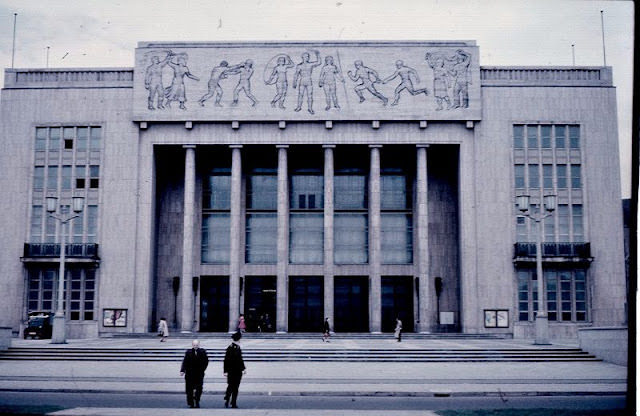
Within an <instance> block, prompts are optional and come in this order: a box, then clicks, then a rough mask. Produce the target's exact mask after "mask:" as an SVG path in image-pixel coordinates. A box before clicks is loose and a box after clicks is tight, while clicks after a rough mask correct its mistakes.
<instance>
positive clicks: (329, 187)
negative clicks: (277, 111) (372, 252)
mask: <svg viewBox="0 0 640 416" xmlns="http://www.w3.org/2000/svg"><path fill="white" fill-rule="evenodd" d="M322 147H323V148H324V316H325V318H329V322H330V323H331V328H332V329H333V325H334V310H333V291H334V290H333V149H334V148H335V145H324V146H322Z"/></svg>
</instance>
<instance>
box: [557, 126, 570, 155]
mask: <svg viewBox="0 0 640 416" xmlns="http://www.w3.org/2000/svg"><path fill="white" fill-rule="evenodd" d="M555 127H556V128H555V130H556V149H564V148H566V147H567V145H566V142H567V139H566V137H567V133H566V128H565V126H555Z"/></svg>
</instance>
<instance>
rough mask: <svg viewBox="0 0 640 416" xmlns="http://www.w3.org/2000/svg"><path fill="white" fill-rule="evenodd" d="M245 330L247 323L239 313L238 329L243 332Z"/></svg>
mask: <svg viewBox="0 0 640 416" xmlns="http://www.w3.org/2000/svg"><path fill="white" fill-rule="evenodd" d="M246 330H247V323H246V322H245V320H244V315H240V317H239V318H238V331H240V332H241V333H243V334H244V332H245V331H246Z"/></svg>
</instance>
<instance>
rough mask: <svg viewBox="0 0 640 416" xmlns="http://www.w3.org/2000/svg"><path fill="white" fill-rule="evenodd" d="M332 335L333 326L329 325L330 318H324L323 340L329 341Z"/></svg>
mask: <svg viewBox="0 0 640 416" xmlns="http://www.w3.org/2000/svg"><path fill="white" fill-rule="evenodd" d="M330 336H331V326H330V325H329V318H324V327H323V329H322V342H329V337H330Z"/></svg>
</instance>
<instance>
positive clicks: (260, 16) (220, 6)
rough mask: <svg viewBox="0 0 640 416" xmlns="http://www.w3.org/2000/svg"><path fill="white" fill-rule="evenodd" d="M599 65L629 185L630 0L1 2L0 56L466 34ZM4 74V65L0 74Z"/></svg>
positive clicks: (61, 61)
mask: <svg viewBox="0 0 640 416" xmlns="http://www.w3.org/2000/svg"><path fill="white" fill-rule="evenodd" d="M601 10H602V11H603V17H604V34H605V50H606V61H607V66H611V67H613V77H614V85H615V86H616V87H617V95H618V118H619V134H620V154H621V158H620V160H621V167H622V178H621V186H622V188H621V189H622V196H623V197H629V196H630V194H631V188H630V187H631V179H630V178H631V136H632V134H631V111H632V107H631V104H632V88H633V82H632V81H633V42H634V39H633V24H634V13H635V9H634V3H633V2H631V1H587V0H573V1H569V0H550V1H547V0H529V1H515V0H464V1H456V0H313V1H312V0H186V1H185V0H182V1H169V0H155V1H151V0H122V1H119V0H30V1H25V0H0V22H1V24H0V65H2V67H5V68H10V67H11V63H12V50H13V47H12V45H13V27H14V25H13V23H14V13H17V14H18V15H17V26H16V28H17V29H16V42H15V57H14V58H13V61H14V66H15V67H16V68H34V67H35V68H39V67H45V66H47V47H49V49H48V56H49V59H48V65H49V67H51V68H58V67H64V68H68V67H132V66H133V65H134V50H135V48H136V46H137V44H138V42H141V41H237V40H240V41H243V40H246V41H249V40H314V41H315V40H475V41H476V42H477V45H478V47H479V50H480V65H482V66H492V65H498V66H499V65H538V66H547V65H554V66H564V65H566V66H570V65H572V64H573V54H572V47H571V45H572V44H573V45H575V46H574V48H573V51H575V64H576V65H579V66H583V65H584V66H602V65H603V60H604V59H603V44H602V26H601V13H600V11H601ZM0 82H2V83H3V82H4V73H2V74H0Z"/></svg>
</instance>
